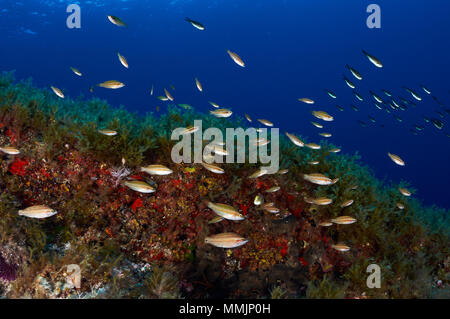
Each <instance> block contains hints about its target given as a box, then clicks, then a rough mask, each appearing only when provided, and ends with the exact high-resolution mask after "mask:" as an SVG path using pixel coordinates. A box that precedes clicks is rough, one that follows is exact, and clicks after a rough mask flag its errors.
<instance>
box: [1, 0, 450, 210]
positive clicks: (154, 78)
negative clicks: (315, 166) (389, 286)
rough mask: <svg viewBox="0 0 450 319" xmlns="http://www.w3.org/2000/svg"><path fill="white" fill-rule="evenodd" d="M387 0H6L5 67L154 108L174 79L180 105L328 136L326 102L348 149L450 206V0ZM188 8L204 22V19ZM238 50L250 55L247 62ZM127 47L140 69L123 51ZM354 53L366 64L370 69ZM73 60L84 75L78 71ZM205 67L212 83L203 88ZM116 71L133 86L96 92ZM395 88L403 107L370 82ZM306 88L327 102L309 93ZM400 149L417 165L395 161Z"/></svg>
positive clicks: (79, 91) (339, 141)
mask: <svg viewBox="0 0 450 319" xmlns="http://www.w3.org/2000/svg"><path fill="white" fill-rule="evenodd" d="M374 1H375V2H373V1H331V0H315V1H301V0H251V1H249V0H226V1H225V0H172V1H170V0H164V1H163V0H129V1H125V0H91V1H67V0H64V1H63V0H59V1H55V0H44V1H40V0H22V1H11V0H1V1H0V69H1V71H9V70H15V71H16V78H17V79H24V78H28V77H31V78H33V81H34V83H35V84H36V85H37V86H39V87H43V88H46V89H49V88H50V85H53V86H56V87H58V88H61V89H62V90H63V91H64V93H65V95H66V96H69V97H72V98H76V97H78V96H80V95H83V96H84V97H85V98H90V97H91V96H92V95H93V96H96V97H99V98H102V99H105V100H107V101H108V102H109V103H110V104H112V105H114V106H119V105H123V106H124V107H125V108H126V109H128V110H130V111H133V112H138V113H139V114H142V115H144V114H145V113H146V112H155V110H156V107H157V106H159V107H160V109H161V112H164V110H165V108H166V104H167V102H163V101H160V100H158V99H157V98H156V96H158V95H164V92H163V88H166V87H170V86H171V85H173V86H174V88H175V90H173V91H172V92H173V96H174V97H175V99H176V100H175V101H176V102H177V103H188V104H190V105H192V106H193V107H194V108H195V109H196V110H197V111H201V112H208V111H209V110H211V109H212V107H211V105H210V104H209V103H208V101H214V102H216V103H217V104H219V105H220V106H223V107H227V108H230V109H232V110H233V112H234V115H233V116H235V115H239V116H243V114H244V113H247V114H249V115H250V116H251V117H252V118H266V119H269V120H270V121H272V122H274V123H275V126H276V127H279V128H280V131H281V132H284V131H288V132H293V133H296V134H298V135H300V136H303V137H307V138H308V141H312V142H319V141H320V139H321V138H322V137H321V136H319V135H318V133H319V132H320V130H319V129H318V128H316V127H314V126H313V125H312V124H311V123H310V122H311V121H314V118H313V117H312V115H311V111H312V110H324V111H326V112H328V113H330V114H332V115H333V116H334V118H335V120H334V121H333V122H330V123H326V129H325V131H328V132H330V133H332V134H333V136H332V137H331V138H330V142H331V143H333V144H335V145H337V146H339V147H341V148H342V152H343V153H348V154H353V153H355V152H358V153H359V154H360V155H361V157H362V162H363V163H364V164H366V165H368V166H369V167H370V168H371V169H373V171H374V173H375V174H376V176H377V177H378V178H380V179H386V180H392V181H394V182H396V183H398V182H400V181H403V180H404V181H409V182H410V183H411V187H412V188H413V189H416V190H417V192H416V193H415V194H414V197H416V198H418V199H420V200H422V201H423V202H424V203H425V204H427V205H431V204H436V205H438V206H441V207H446V208H450V192H449V186H448V185H449V180H450V167H449V163H450V148H449V145H450V138H449V136H448V134H450V129H449V127H448V125H449V123H448V120H449V113H448V112H449V108H450V105H449V103H450V95H449V93H450V91H449V90H450V88H449V85H448V76H449V74H450V60H449V55H450V44H449V39H450V32H449V31H450V20H449V19H448V17H449V16H450V2H449V1H448V0H433V1H424V0H423V1H387V0H374ZM70 4H78V5H79V8H80V13H81V15H80V17H81V18H80V19H81V20H80V22H81V25H80V28H73V29H71V28H68V27H67V25H66V20H67V18H68V16H69V15H70V13H67V12H66V9H67V6H68V5H70ZM370 4H377V5H378V6H379V8H380V12H381V15H380V23H381V28H369V27H368V26H367V18H368V17H369V15H370V14H371V13H368V12H367V7H368V6H369V5H370ZM108 15H114V16H117V17H120V19H122V20H123V21H124V22H125V23H126V24H127V27H118V26H116V25H114V24H112V23H111V22H110V21H109V20H108V18H107V16H108ZM186 17H189V18H191V19H193V20H195V21H199V22H201V23H202V24H203V25H204V26H205V30H204V31H201V30H198V29H196V28H194V27H193V26H192V25H191V24H189V23H188V22H186V21H185V18H186ZM227 50H230V51H233V52H236V53H238V54H239V56H240V57H241V58H242V59H243V60H244V61H245V68H242V67H239V66H238V65H237V64H235V63H234V62H233V61H232V60H231V59H230V57H229V56H228V54H227ZM362 50H365V51H367V52H368V53H370V54H372V55H373V56H375V57H377V58H378V59H380V60H381V61H382V62H383V68H377V67H376V66H374V65H373V64H372V63H370V61H369V60H368V59H367V57H366V56H365V55H364V54H363V53H362ZM117 52H120V53H121V54H122V55H123V56H125V57H126V59H127V60H128V63H129V69H126V68H124V67H123V66H122V65H121V64H120V63H119V61H118V58H117ZM347 64H348V65H350V66H352V67H353V68H355V69H356V70H358V71H359V72H360V73H361V74H362V76H363V79H362V80H361V81H359V80H357V79H356V78H354V77H353V76H352V74H351V73H350V72H349V70H348V69H347V68H346V65H347ZM71 66H73V67H76V68H77V69H79V70H80V71H81V72H82V73H83V76H82V77H77V76H76V75H74V74H73V73H72V72H71V71H70V69H69V67H71ZM343 75H345V76H346V77H347V78H348V79H350V80H351V81H352V82H353V83H354V84H355V85H356V89H355V90H356V91H357V92H358V93H359V94H360V95H361V96H362V97H363V99H364V100H363V101H359V100H358V99H356V97H355V96H354V94H353V90H352V89H350V88H349V87H348V86H347V85H346V84H345V82H344V80H343ZM195 77H197V78H198V79H199V80H200V82H201V83H202V85H203V92H199V91H198V90H197V88H196V87H195V82H194V78H195ZM112 79H115V80H119V81H122V82H124V83H126V86H125V87H124V88H122V89H120V90H105V89H99V88H95V89H94V92H93V93H91V92H90V91H89V88H90V87H91V86H92V85H94V84H96V83H100V82H102V81H106V80H112ZM152 85H153V86H154V93H155V94H154V95H153V96H151V95H150V89H151V87H152ZM422 85H423V86H425V87H426V88H427V89H429V90H430V91H431V94H428V93H426V92H425V91H424V90H423V89H422V87H421V86H422ZM404 87H407V88H410V89H411V90H413V91H414V92H416V93H417V94H419V95H420V97H421V98H422V100H421V101H418V100H416V99H414V97H413V96H412V95H411V94H410V93H409V92H407V91H406V90H405V89H404ZM382 89H385V90H388V91H389V92H391V93H392V94H393V96H392V97H393V99H394V100H395V101H396V102H397V103H400V101H401V99H400V98H403V99H405V100H407V101H408V104H407V105H406V104H405V105H404V107H402V108H404V110H402V109H395V110H393V109H392V108H390V107H389V106H383V109H382V110H379V109H377V108H376V106H375V105H374V99H373V97H372V96H371V95H370V93H369V91H373V92H375V93H376V94H377V95H378V96H380V97H383V99H384V100H385V101H388V102H389V101H390V99H389V98H388V97H387V96H386V95H385V94H384V93H383V92H382V91H381V90H382ZM325 90H330V91H332V92H334V93H335V94H336V96H337V98H336V99H332V98H331V97H330V96H329V95H328V94H327V93H326V92H325ZM303 97H308V98H311V99H313V100H315V104H314V105H312V106H311V105H307V104H304V103H301V102H299V101H298V98H303ZM410 102H413V103H414V104H415V106H413V105H412V104H411V103H410ZM337 105H339V106H342V108H343V109H344V111H340V110H338V108H337V107H336V106H337ZM351 105H355V106H356V107H357V108H358V109H359V110H358V111H354V110H353V109H352V108H351ZM386 107H387V108H388V109H389V110H390V111H391V112H390V113H388V112H386V110H385V108H386ZM394 115H395V116H397V117H398V118H395V117H394ZM369 116H371V117H373V119H375V122H372V121H371V120H370V119H369ZM423 117H425V118H427V119H435V120H438V121H439V122H440V123H441V124H443V127H442V128H441V129H439V128H437V127H436V126H435V125H433V123H431V122H430V123H427V122H426V121H425V120H424V118H423ZM400 120H401V121H400ZM359 121H362V122H364V123H365V124H366V125H365V126H362V125H361V123H359ZM415 125H418V126H419V127H423V130H421V131H418V130H417V129H416V128H415ZM411 130H412V131H413V132H415V134H413V132H411ZM388 152H391V153H395V154H398V155H399V156H401V158H402V159H403V160H404V161H405V162H406V165H405V166H404V167H401V166H398V165H396V164H394V163H393V162H392V161H391V160H390V159H389V157H388V156H387V153H388Z"/></svg>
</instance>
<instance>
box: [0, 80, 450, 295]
mask: <svg viewBox="0 0 450 319" xmlns="http://www.w3.org/2000/svg"><path fill="white" fill-rule="evenodd" d="M194 119H201V120H203V128H204V129H206V128H207V127H218V128H221V129H222V130H223V131H225V128H226V127H238V126H240V127H245V124H244V121H243V120H242V119H239V118H238V119H236V120H230V119H217V118H214V117H211V116H209V115H206V114H202V113H198V112H196V111H194V110H192V109H189V110H184V109H181V108H179V107H177V106H175V105H172V106H168V110H167V113H166V114H161V115H160V116H158V117H156V116H155V115H154V114H152V113H149V114H147V115H146V116H145V118H140V117H139V116H138V115H137V114H132V113H129V112H128V111H126V110H125V109H123V108H119V109H117V108H113V107H110V106H109V105H108V104H107V103H106V102H104V101H101V100H98V99H92V100H89V101H85V100H84V99H83V98H79V99H76V100H70V99H68V98H65V99H64V100H62V99H58V98H57V97H55V96H54V95H53V94H51V93H50V92H49V91H48V90H41V89H38V88H35V87H34V86H33V85H32V83H31V81H30V80H28V81H22V82H15V80H14V76H13V74H12V73H4V74H3V75H2V76H1V77H0V145H1V146H3V145H12V146H16V147H19V148H20V151H21V153H20V154H19V155H15V156H8V155H6V154H1V156H0V161H1V162H0V189H1V194H0V278H1V279H0V280H1V281H0V292H1V294H2V295H3V296H5V297H9V298H27V297H28V298H30V297H32V298H181V297H182V298H237V297H239V298H255V297H256V298H303V297H308V298H438V297H447V298H448V296H449V291H450V290H449V284H450V277H449V271H450V255H449V251H448V242H449V236H450V219H449V214H448V211H447V210H444V209H439V208H438V207H429V208H426V207H423V206H422V205H421V203H420V202H419V201H418V200H416V199H408V200H405V197H404V196H402V195H401V194H400V193H399V192H398V187H399V186H400V187H405V186H406V187H408V189H409V190H411V191H413V188H412V187H410V185H408V184H407V182H403V183H401V185H396V184H394V183H390V182H382V181H379V180H377V179H375V178H374V176H373V174H372V172H371V171H370V169H369V168H367V167H365V166H363V165H362V164H361V163H360V162H359V156H358V154H355V155H347V154H335V153H332V152H330V150H331V149H333V148H335V147H336V146H334V145H331V144H327V143H322V144H321V149H320V150H310V149H307V148H298V147H296V146H294V145H293V144H292V143H290V141H289V140H288V139H287V138H285V137H281V141H280V144H281V145H280V147H281V150H280V153H281V159H282V161H281V166H282V168H288V169H289V172H288V173H287V174H285V175H280V174H274V175H265V176H262V177H260V178H257V179H248V178H247V177H248V175H250V174H251V173H253V172H254V171H255V170H256V169H257V168H258V166H257V165H255V164H248V163H247V164H241V165H238V164H232V165H231V164H230V165H227V166H224V167H225V173H224V174H214V173H212V172H209V171H207V170H205V169H203V168H202V166H201V165H199V164H192V165H189V164H174V163H173V162H172V161H171V159H170V152H171V148H172V146H173V145H174V143H173V141H171V140H170V134H171V132H172V130H173V129H175V128H177V127H188V126H190V125H192V124H193V121H194ZM104 128H108V129H112V130H116V131H118V132H119V134H118V135H117V136H114V137H110V136H105V135H102V134H99V132H98V130H99V129H104ZM224 135H225V134H224ZM305 140H306V139H305ZM311 161H319V164H318V165H309V164H308V162H311ZM150 163H158V164H162V165H165V166H167V167H169V168H170V169H172V170H173V173H172V174H170V175H167V176H150V175H148V174H145V173H143V172H141V171H140V169H139V168H140V166H141V165H147V164H150ZM319 171H320V172H326V173H327V174H328V175H329V176H332V177H333V178H339V181H338V182H337V183H335V184H334V185H332V186H313V184H311V183H308V182H306V181H305V180H304V179H303V174H310V173H314V172H319ZM129 180H139V181H145V182H147V183H148V184H149V185H151V186H152V187H154V188H156V192H155V193H152V194H143V193H138V192H135V191H133V190H131V189H130V188H128V187H126V186H125V185H124V181H129ZM274 185H278V186H280V187H281V188H280V190H279V191H277V192H273V193H266V192H265V190H267V189H269V188H270V187H272V186H274ZM260 193H261V194H264V199H265V201H266V202H273V203H274V205H275V206H276V207H277V208H279V209H280V213H279V214H271V213H267V212H265V211H263V210H262V209H261V208H260V207H258V206H256V205H255V204H254V202H253V200H254V198H255V196H256V195H257V194H260ZM323 196H326V197H329V198H331V199H332V200H333V204H332V205H327V206H322V205H316V204H311V203H309V201H308V200H306V199H307V198H311V197H313V198H319V197H323ZM344 199H353V200H354V203H353V204H352V205H350V206H348V207H344V208H342V207H341V206H340V205H339V204H340V202H341V201H343V200H344ZM207 200H211V201H212V200H213V201H216V202H219V203H228V204H229V205H232V206H233V207H235V208H238V209H239V211H240V212H241V213H242V214H243V215H244V216H245V219H244V220H242V221H240V222H234V221H230V220H223V221H221V222H220V223H213V224H209V222H210V220H211V219H213V217H215V214H214V213H213V212H212V211H211V210H210V209H208V208H207V206H206V201H207ZM398 202H400V203H402V204H403V205H404V209H399V208H398V206H397V203H398ZM44 204H46V205H50V206H51V207H52V208H54V209H55V210H56V211H57V212H58V214H56V215H55V216H53V217H51V218H48V219H43V220H35V219H27V218H24V217H23V216H19V215H18V213H17V212H18V210H19V209H23V208H25V207H27V206H31V205H44ZM340 215H349V216H353V217H354V218H356V219H357V222H356V223H354V224H352V225H333V226H331V227H322V226H320V223H321V222H323V221H324V220H330V219H332V218H335V217H337V216H340ZM225 231H233V232H236V233H238V234H241V235H243V236H245V238H246V239H248V243H247V244H245V245H243V246H241V247H238V248H234V249H222V248H217V247H213V246H211V245H208V244H205V242H204V238H205V237H206V236H207V235H209V234H215V233H221V232H225ZM339 242H345V243H346V244H348V245H349V246H350V247H351V250H350V251H348V252H340V251H337V250H336V249H333V245H334V244H336V243H339ZM72 264H76V265H79V267H80V271H81V285H80V287H78V288H77V287H73V285H70V284H69V283H68V281H67V278H68V273H67V272H68V271H67V266H68V265H72ZM369 264H378V265H379V266H380V267H381V268H382V269H383V273H382V286H381V288H376V289H369V288H368V287H367V285H366V278H367V273H366V269H367V266H368V265H369Z"/></svg>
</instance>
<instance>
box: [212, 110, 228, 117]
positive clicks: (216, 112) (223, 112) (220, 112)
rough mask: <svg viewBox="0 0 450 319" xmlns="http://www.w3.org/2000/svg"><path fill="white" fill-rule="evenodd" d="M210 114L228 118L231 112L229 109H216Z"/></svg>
mask: <svg viewBox="0 0 450 319" xmlns="http://www.w3.org/2000/svg"><path fill="white" fill-rule="evenodd" d="M209 113H210V114H212V115H214V116H215V117H219V118H220V117H230V116H231V114H233V112H232V111H231V110H229V109H217V110H214V111H209Z"/></svg>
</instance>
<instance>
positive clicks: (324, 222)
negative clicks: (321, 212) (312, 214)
mask: <svg viewBox="0 0 450 319" xmlns="http://www.w3.org/2000/svg"><path fill="white" fill-rule="evenodd" d="M331 225H333V223H332V222H330V221H328V220H325V221H323V222H320V223H319V226H322V227H330V226H331Z"/></svg>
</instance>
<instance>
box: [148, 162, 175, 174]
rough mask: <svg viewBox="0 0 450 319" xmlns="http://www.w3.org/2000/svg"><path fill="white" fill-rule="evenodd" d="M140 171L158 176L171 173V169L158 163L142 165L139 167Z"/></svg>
mask: <svg viewBox="0 0 450 319" xmlns="http://www.w3.org/2000/svg"><path fill="white" fill-rule="evenodd" d="M141 172H145V173H147V174H150V175H160V176H162V175H170V174H172V173H173V171H172V170H171V169H170V168H168V167H166V166H164V165H160V164H153V165H148V166H143V167H141Z"/></svg>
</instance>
